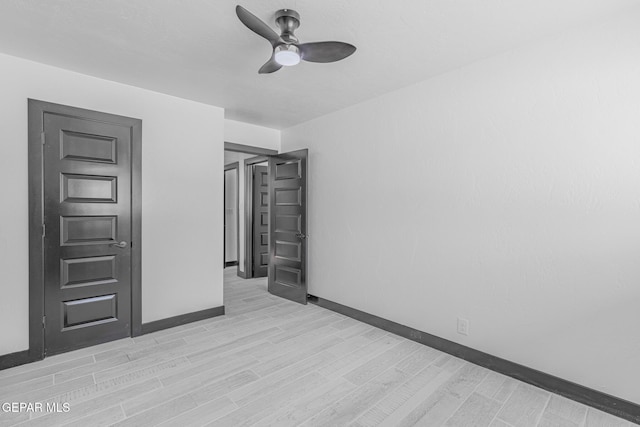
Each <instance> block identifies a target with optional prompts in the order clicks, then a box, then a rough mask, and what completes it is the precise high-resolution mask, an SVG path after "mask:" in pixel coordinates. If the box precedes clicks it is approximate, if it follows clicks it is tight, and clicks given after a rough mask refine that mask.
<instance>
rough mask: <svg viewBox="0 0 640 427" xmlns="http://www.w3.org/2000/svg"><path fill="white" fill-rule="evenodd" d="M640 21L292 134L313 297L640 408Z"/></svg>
mask: <svg viewBox="0 0 640 427" xmlns="http://www.w3.org/2000/svg"><path fill="white" fill-rule="evenodd" d="M638 22H640V13H634V14H628V15H627V16H626V17H623V18H622V17H621V18H619V19H617V20H615V21H614V22H609V23H607V24H603V25H599V26H593V27H589V28H583V29H581V30H579V31H575V32H572V33H567V34H565V35H563V36H561V37H555V38H553V39H547V40H544V41H542V42H540V43H537V44H535V45H531V46H528V47H526V48H523V49H520V50H518V51H514V52H511V53H508V54H504V55H501V56H499V57H494V58H491V59H487V60H484V61H481V62H478V63H475V64H473V65H470V66H467V67H464V68H462V69H459V70H457V71H454V72H450V73H448V74H445V75H442V76H439V77H437V78H433V79H430V80H427V81H424V82H422V83H420V84H417V85H414V86H411V87H407V88H405V89H402V90H398V91H395V92H392V93H389V94H386V95H384V96H381V97H378V98H376V99H373V100H371V101H368V102H365V103H362V104H359V105H356V106H353V107H351V108H348V109H345V110H343V111H340V112H336V113H333V114H330V115H327V116H325V117H322V118H319V119H316V120H313V121H310V122H307V123H305V124H301V125H299V126H297V127H293V128H291V129H287V130H284V131H283V132H282V151H289V150H294V149H297V148H304V147H308V148H309V149H310V153H309V156H310V166H309V171H310V172H309V173H310V177H309V229H308V232H309V235H310V237H309V276H308V277H309V286H310V289H309V290H310V293H312V294H315V295H317V296H320V297H322V298H326V299H329V300H333V301H336V302H339V303H341V304H345V305H348V306H351V307H355V308H357V309H360V310H364V311H366V312H369V313H373V314H376V315H378V316H381V317H384V318H387V319H391V320H393V321H396V322H399V323H401V324H405V325H408V326H410V327H413V328H417V329H420V330H424V331H427V332H430V333H433V334H435V335H438V336H440V337H444V338H447V339H449V340H453V341H456V342H459V343H461V344H464V345H468V346H470V347H473V348H476V349H478V350H481V351H485V352H488V353H490V354H493V355H496V356H499V357H502V358H505V359H508V360H511V361H514V362H517V363H521V364H524V365H526V366H529V367H532V368H535V369H539V370H541V371H544V372H547V373H550V374H553V375H556V376H559V377H561V378H564V379H567V380H570V381H574V382H576V383H579V384H583V385H585V386H587V387H591V388H594V389H597V390H600V391H603V392H605V393H610V394H612V395H615V396H618V397H620V398H623V399H627V400H630V401H633V402H640V387H638V381H637V380H636V379H637V378H639V377H640V334H639V333H638V327H640V309H639V306H640V286H639V284H640V78H638V76H640V44H639V43H638V40H640V26H639V25H637V24H638ZM457 316H462V317H464V318H467V319H469V320H470V334H469V336H468V337H465V336H462V335H459V334H457V333H456V318H457Z"/></svg>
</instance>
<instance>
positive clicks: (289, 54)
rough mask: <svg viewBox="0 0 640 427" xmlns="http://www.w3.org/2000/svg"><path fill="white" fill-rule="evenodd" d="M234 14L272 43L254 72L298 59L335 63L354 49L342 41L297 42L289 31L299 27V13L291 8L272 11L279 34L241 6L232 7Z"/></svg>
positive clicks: (271, 68) (354, 48)
mask: <svg viewBox="0 0 640 427" xmlns="http://www.w3.org/2000/svg"><path fill="white" fill-rule="evenodd" d="M236 15H238V18H239V19H240V21H242V23H243V24H244V25H246V26H247V28H249V29H250V30H251V31H253V32H254V33H256V34H257V35H259V36H262V37H264V38H265V39H267V41H268V42H269V43H271V46H273V53H272V54H271V58H270V59H269V60H268V61H267V62H266V63H265V64H264V65H263V66H262V67H260V70H258V73H260V74H268V73H273V72H275V71H278V70H279V69H280V68H282V67H283V66H285V67H289V66H292V65H296V64H298V63H299V62H300V60H303V61H308V62H336V61H340V60H341V59H344V58H346V57H347V56H349V55H351V54H352V53H353V52H355V51H356V47H355V46H353V45H350V44H349V43H343V42H316V43H299V41H298V38H297V37H296V36H295V35H294V34H293V32H294V31H295V30H296V29H297V28H298V27H299V26H300V15H299V14H298V12H296V11H295V10H292V9H281V10H279V11H277V12H276V24H277V25H278V27H280V35H278V33H276V32H275V31H273V29H271V27H269V26H268V25H267V24H265V23H264V22H263V21H261V20H260V18H258V17H257V16H255V15H254V14H252V13H251V12H249V11H248V10H247V9H245V8H244V7H242V6H240V5H238V6H236Z"/></svg>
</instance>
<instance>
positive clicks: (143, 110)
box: [0, 55, 224, 355]
mask: <svg viewBox="0 0 640 427" xmlns="http://www.w3.org/2000/svg"><path fill="white" fill-rule="evenodd" d="M0 70H2V79H0V93H1V94H2V95H1V96H0V116H1V117H2V120H0V135H2V156H0V181H2V182H3V183H4V185H2V189H1V190H0V192H1V195H2V197H1V200H2V206H3V208H2V209H0V224H2V226H1V227H0V272H2V279H1V280H2V284H1V285H2V297H1V298H0V337H1V338H0V355H2V354H7V353H12V352H15V351H21V350H25V349H27V348H28V338H29V336H28V335H29V334H28V296H29V294H28V278H29V271H28V240H27V239H28V209H27V206H28V198H27V196H28V194H27V181H28V177H27V98H34V99H40V100H44V101H49V102H55V103H60V104H67V105H72V106H75V107H80V108H87V109H92V110H98V111H103V112H107V113H114V114H120V115H124V116H130V117H135V118H139V119H142V147H143V148H142V176H143V179H142V239H143V240H142V244H143V248H142V255H143V256H142V320H143V322H150V321H153V320H157V319H162V318H166V317H170V316H175V315H179V314H184V313H188V312H193V311H197V310H202V309H207V308H211V307H217V306H221V305H223V297H222V263H221V262H220V260H221V259H222V250H223V248H222V244H212V242H222V227H215V226H213V224H222V221H223V219H222V214H223V212H222V209H221V208H220V206H221V204H222V198H223V194H222V193H223V187H222V185H221V184H222V176H223V175H222V174H223V141H224V118H223V113H224V112H223V110H222V109H221V108H217V107H212V106H209V105H204V104H199V103H196V102H191V101H187V100H184V99H179V98H175V97H171V96H167V95H162V94H159V93H155V92H151V91H147V90H142V89H139V88H135V87H131V86H126V85H122V84H118V83H113V82H109V81H105V80H101V79H97V78H93V77H89V76H85V75H81V74H77V73H73V72H69V71H65V70H61V69H57V68H53V67H49V66H45V65H42V64H38V63H34V62H29V61H25V60H22V59H18V58H15V57H10V56H6V55H0Z"/></svg>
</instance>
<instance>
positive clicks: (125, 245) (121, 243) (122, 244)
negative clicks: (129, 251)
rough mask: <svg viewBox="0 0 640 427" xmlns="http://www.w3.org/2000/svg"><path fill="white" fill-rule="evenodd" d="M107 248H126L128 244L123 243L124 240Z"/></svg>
mask: <svg viewBox="0 0 640 427" xmlns="http://www.w3.org/2000/svg"><path fill="white" fill-rule="evenodd" d="M109 246H117V247H119V248H126V247H127V246H129V243H127V242H125V241H124V240H123V241H122V242H119V243H111V244H110V245H109Z"/></svg>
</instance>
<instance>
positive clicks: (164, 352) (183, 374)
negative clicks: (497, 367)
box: [0, 267, 631, 427]
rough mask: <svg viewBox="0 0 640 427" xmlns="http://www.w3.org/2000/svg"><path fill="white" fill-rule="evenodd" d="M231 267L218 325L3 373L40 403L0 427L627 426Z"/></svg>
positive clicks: (9, 393) (12, 390)
mask: <svg viewBox="0 0 640 427" xmlns="http://www.w3.org/2000/svg"><path fill="white" fill-rule="evenodd" d="M235 272H236V268H235V267H231V268H227V269H226V270H225V273H224V274H225V306H226V310H227V314H226V315H225V316H221V317H216V318H214V319H208V320H205V321H201V322H196V323H192V324H189V325H184V326H179V327H176V328H173V329H168V330H164V331H159V332H156V333H153V334H149V335H145V336H142V337H138V338H135V339H130V338H129V339H123V340H119V341H114V342H110V343H107V344H102V345H99V346H95V347H91V348H86V349H82V350H78V351H74V352H71V353H66V354H63V355H58V356H54V357H50V358H47V359H45V360H43V361H41V362H37V363H32V364H29V365H25V366H19V367H16V368H12V369H8V370H4V371H0V404H2V403H5V402H33V403H35V402H39V403H42V404H43V411H42V412H18V413H6V412H3V411H2V410H1V409H0V427H2V426H12V425H21V426H22V425H24V426H58V425H65V426H107V425H117V426H179V427H185V426H204V425H210V426H225V427H226V426H229V427H236V426H377V425H380V426H393V427H396V426H413V425H417V426H489V427H509V426H511V427H520V426H539V427H550V426H557V427H564V426H567V427H578V426H583V427H595V426H612V427H614V426H620V427H630V426H631V424H630V423H628V422H627V421H624V420H621V419H618V418H615V417H612V416H610V415H607V414H605V413H603V412H600V411H597V410H594V409H591V408H588V407H586V406H584V405H581V404H578V403H576V402H573V401H570V400H567V399H565V398H562V397H560V396H557V395H554V394H551V393H548V392H546V391H544V390H541V389H538V388H536V387H532V386H530V385H527V384H524V383H521V382H519V381H516V380H513V379H511V378H507V377H505V376H502V375H500V374H497V373H495V372H491V371H489V370H487V369H484V368H481V367H478V366H476V365H472V364H469V363H467V362H464V361H462V360H460V359H457V358H455V357H452V356H449V355H447V354H444V353H441V352H439V351H437V350H434V349H431V348H429V347H425V346H422V345H419V344H417V343H414V342H412V341H408V340H406V339H404V338H401V337H398V336H395V335H392V334H389V333H387V332H385V331H382V330H380V329H376V328H373V327H371V326H368V325H366V324H363V323H360V322H358V321H355V320H353V319H349V318H346V317H344V316H342V315H339V314H336V313H333V312H331V311H328V310H325V309H322V308H320V307H317V306H313V305H308V306H302V305H298V304H295V303H291V302H288V301H286V300H282V299H280V298H277V297H274V296H272V295H270V294H269V293H268V292H267V291H266V280H265V279H251V280H243V279H240V278H238V277H236V276H235ZM47 405H53V406H52V407H51V408H56V409H57V410H59V412H48V411H47ZM64 405H68V411H65V406H64Z"/></svg>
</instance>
